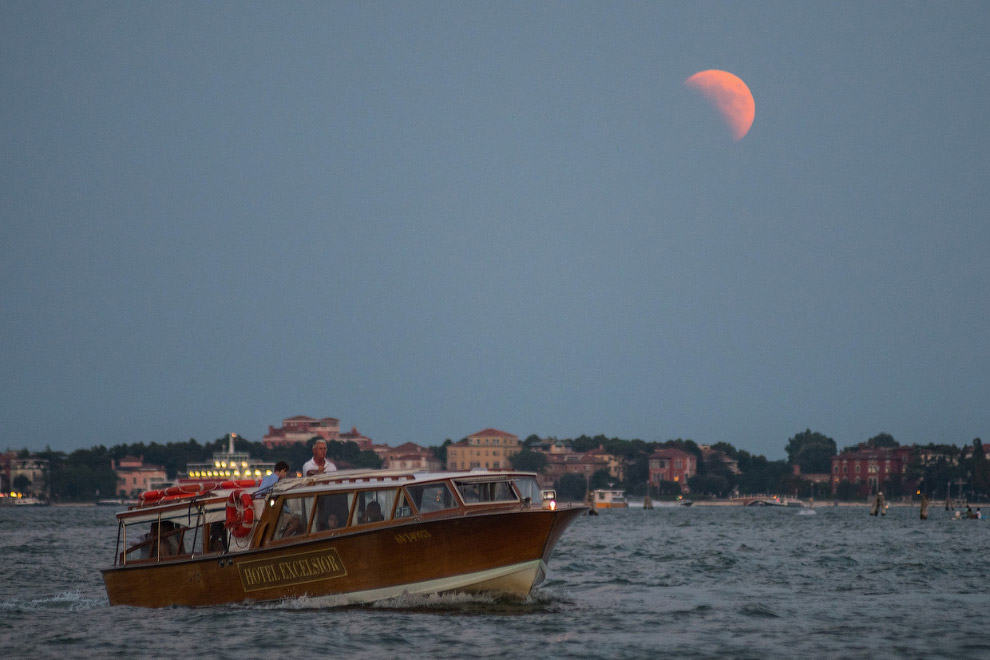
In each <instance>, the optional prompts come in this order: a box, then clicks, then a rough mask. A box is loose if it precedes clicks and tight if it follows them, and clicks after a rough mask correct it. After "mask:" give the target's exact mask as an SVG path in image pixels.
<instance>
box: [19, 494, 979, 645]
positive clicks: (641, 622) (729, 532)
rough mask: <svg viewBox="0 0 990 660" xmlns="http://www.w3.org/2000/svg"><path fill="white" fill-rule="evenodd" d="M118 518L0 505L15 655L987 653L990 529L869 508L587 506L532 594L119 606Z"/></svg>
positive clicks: (103, 511) (93, 510) (102, 512)
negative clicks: (104, 575)
mask: <svg viewBox="0 0 990 660" xmlns="http://www.w3.org/2000/svg"><path fill="white" fill-rule="evenodd" d="M113 513H114V511H113V510H112V509H108V508H103V507H80V508H70V507H0V558H2V564H0V566H2V569H0V571H2V572H0V578H2V579H0V620H2V622H3V625H2V626H0V649H3V655H4V657H8V658H56V657H57V658H103V657H106V656H108V655H123V654H128V655H130V656H132V657H137V658H149V657H155V658H165V657H170V658H175V657H189V656H192V655H200V654H203V653H208V654H209V657H211V658H244V657H252V658H258V657H262V658H269V657H272V658H274V657H304V658H305V657H318V656H325V655H334V656H341V655H346V656H351V657H355V658H380V657H394V656H397V655H399V654H403V655H405V656H407V657H414V658H419V657H423V658H425V657H468V656H471V657H482V658H522V657H529V658H548V657H549V658H577V657H581V658H645V657H682V658H771V657H775V658H785V657H786V658H867V657H869V658H874V657H879V658H990V628H988V621H987V617H988V616H990V597H988V594H987V567H988V561H987V559H986V552H985V551H986V549H987V547H988V541H990V524H988V521H986V520H983V521H966V520H964V521H953V520H949V519H948V516H947V515H943V514H944V512H942V511H936V512H935V513H934V515H933V516H932V518H931V519H929V520H927V521H921V520H919V519H918V511H917V509H909V508H903V509H901V508H892V509H891V510H890V512H889V513H888V515H887V516H886V517H883V518H874V517H871V516H869V515H868V512H867V509H865V508H862V507H849V508H845V507H843V508H838V509H832V508H819V509H815V510H814V511H808V510H800V509H785V508H744V507H703V506H694V507H690V508H687V507H676V508H675V507H671V508H657V509H654V510H652V511H650V510H643V509H627V510H611V511H605V512H602V514H601V515H599V516H593V517H589V516H584V517H582V518H579V519H578V520H577V521H576V522H575V524H574V525H573V526H572V527H571V528H570V529H569V530H568V532H567V533H566V534H565V535H564V537H563V538H562V540H561V542H560V544H559V545H558V546H557V549H556V551H555V553H554V556H553V558H552V560H551V562H550V570H549V572H548V576H547V581H546V582H545V583H544V584H543V585H541V586H540V587H538V588H537V589H535V590H534V592H533V594H532V595H531V596H530V597H529V598H526V599H504V598H492V597H477V596H470V597H468V596H442V597H415V598H410V597H406V598H399V599H393V600H388V601H382V602H378V603H374V604H372V605H367V606H360V607H355V606H349V605H345V604H342V603H340V602H339V601H337V600H335V599H332V598H303V599H293V600H289V601H282V602H277V603H252V604H242V605H236V606H224V607H211V608H201V609H188V608H166V609H158V610H148V609H140V608H132V607H110V606H109V605H108V603H107V599H106V594H105V592H104V590H103V583H102V579H101V576H100V573H99V568H100V567H102V566H104V565H105V564H106V563H108V562H111V561H112V557H113V550H114V542H115V540H116V527H115V524H114V519H113Z"/></svg>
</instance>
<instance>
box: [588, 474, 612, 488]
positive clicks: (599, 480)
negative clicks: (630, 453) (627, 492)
mask: <svg viewBox="0 0 990 660" xmlns="http://www.w3.org/2000/svg"><path fill="white" fill-rule="evenodd" d="M589 483H590V485H591V489H592V490H596V489H598V488H612V487H613V486H614V485H615V477H613V476H612V475H611V474H609V472H608V470H595V473H594V474H592V475H591V479H590V480H589Z"/></svg>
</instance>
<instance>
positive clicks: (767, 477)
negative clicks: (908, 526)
mask: <svg viewBox="0 0 990 660" xmlns="http://www.w3.org/2000/svg"><path fill="white" fill-rule="evenodd" d="M229 439H230V436H224V437H223V438H217V439H216V440H214V441H213V442H208V443H204V444H201V443H199V442H198V441H196V440H195V439H190V440H188V441H186V442H174V443H167V444H160V443H155V442H152V443H147V444H146V443H131V444H120V445H116V446H114V447H111V448H107V447H104V446H102V445H100V446H97V447H93V448H91V449H78V450H75V451H73V452H71V453H65V452H61V451H53V450H51V449H50V448H46V449H45V451H41V452H36V453H34V456H37V457H39V458H43V459H47V460H48V465H49V473H48V475H47V481H48V483H47V486H48V488H47V490H48V492H49V494H50V496H51V498H52V500H53V501H56V502H58V501H66V502H83V501H93V500H96V499H99V498H100V497H111V496H113V495H114V494H115V492H116V489H117V483H116V475H115V473H114V471H113V467H112V465H113V463H114V462H115V461H119V460H120V459H122V458H124V457H125V456H140V457H143V460H144V462H145V463H147V464H152V465H161V466H162V467H164V469H165V472H166V474H167V476H168V478H169V479H171V480H174V479H175V478H177V476H178V474H179V472H180V471H183V470H185V468H186V465H188V464H189V463H200V462H204V461H208V460H209V459H211V458H212V457H213V454H214V453H218V452H224V451H226V450H227V448H228V443H229ZM543 442H544V440H542V439H541V438H539V437H538V436H536V435H530V436H529V437H527V438H526V439H525V440H524V441H523V443H522V445H523V447H522V451H520V452H519V453H518V454H516V455H515V456H513V457H512V458H511V459H510V460H511V462H512V466H513V468H515V469H518V470H526V471H532V472H542V471H544V470H545V468H546V467H547V465H548V459H547V456H546V454H544V453H541V452H538V451H535V450H534V446H535V445H537V444H541V443H543ZM560 442H562V443H564V444H565V445H568V446H569V447H570V449H571V450H572V451H574V452H578V453H583V452H586V451H589V450H592V449H597V448H599V447H603V448H604V450H605V451H606V452H608V453H609V454H612V455H614V456H618V457H620V459H621V460H622V462H623V464H624V468H625V469H624V475H623V478H622V479H621V480H617V479H616V478H615V477H612V476H611V475H610V474H609V473H608V471H607V470H599V471H598V472H596V473H595V474H593V475H591V477H590V479H585V477H583V476H581V475H574V474H569V475H565V476H564V477H562V478H561V479H560V480H559V481H558V482H557V483H555V484H553V485H554V487H555V488H556V489H557V491H558V497H560V498H561V499H573V500H581V499H583V498H584V496H585V494H586V491H587V489H588V488H590V489H596V488H618V489H622V490H625V491H626V492H627V493H628V494H630V495H635V496H641V495H645V494H646V493H647V481H648V479H649V456H650V454H652V453H653V452H655V451H657V450H658V449H662V448H676V449H680V450H682V451H685V452H689V453H691V454H693V455H694V456H695V457H696V459H697V474H695V475H694V476H692V477H691V478H690V479H689V480H688V487H689V489H690V493H691V495H692V497H713V498H724V497H729V496H732V495H734V494H738V495H756V494H770V493H777V494H782V495H783V494H786V495H793V496H796V497H821V496H830V495H831V487H830V485H829V484H815V483H813V482H812V481H811V480H809V479H807V478H806V477H804V476H802V475H808V474H823V473H831V461H832V458H833V457H834V456H836V455H837V454H838V453H839V451H838V448H837V445H836V443H835V440H833V439H832V438H829V437H827V436H825V435H823V434H821V433H819V432H816V431H811V430H810V429H808V430H806V431H803V432H800V433H796V434H795V435H794V436H792V437H791V438H790V439H789V440H788V442H787V445H786V448H785V449H786V452H787V459H786V460H777V461H771V460H768V459H767V458H765V457H764V456H760V455H755V454H751V453H749V452H747V451H745V450H743V449H737V448H735V447H734V446H732V445H731V444H729V443H727V442H719V443H716V444H714V445H712V449H713V450H714V452H715V453H714V454H712V455H711V456H710V457H709V458H708V459H707V460H706V459H705V457H704V454H703V453H702V451H701V448H700V447H699V446H698V444H697V443H695V442H694V441H693V440H690V439H681V438H677V439H674V440H668V441H665V442H644V441H643V440H638V439H633V440H624V439H621V438H608V437H606V436H604V435H595V436H587V435H581V436H579V437H577V438H573V439H566V440H562V441H560ZM234 443H235V444H234V449H235V451H238V452H246V453H248V454H249V455H251V456H252V457H253V458H255V459H259V460H263V461H268V462H277V461H285V462H287V463H288V464H289V465H290V466H291V469H294V470H295V469H299V468H301V467H302V464H303V463H304V462H306V461H307V460H308V459H309V458H310V457H311V456H312V451H311V449H310V444H309V443H299V444H293V445H287V446H284V447H274V448H271V449H269V448H268V447H266V446H265V445H264V444H262V443H261V442H253V441H250V440H247V439H245V438H243V437H240V436H236V437H235V440H234ZM451 444H452V441H451V440H450V439H447V440H446V441H444V443H443V444H442V445H440V446H436V447H432V448H431V449H432V451H433V453H434V454H435V455H436V456H437V458H439V459H440V461H441V464H444V465H445V464H446V453H447V451H446V450H447V447H449V446H450V445H451ZM897 446H899V444H898V443H897V441H896V440H895V439H894V438H893V437H892V436H890V435H889V434H887V433H881V434H879V435H876V436H874V437H872V438H870V439H869V440H867V441H866V442H865V443H863V444H862V445H855V446H851V447H845V448H844V449H843V452H845V451H851V450H855V449H858V448H860V447H866V448H876V447H897ZM18 454H19V455H20V456H21V457H27V456H29V455H30V453H29V452H28V451H27V450H26V449H24V450H21V451H20V452H18ZM719 454H721V455H724V456H726V457H728V458H729V459H732V460H733V461H735V463H736V465H737V467H738V473H735V472H734V471H733V470H732V469H731V468H730V467H729V465H727V464H726V463H725V462H724V461H723V460H721V459H720V457H719ZM327 455H328V457H329V458H330V459H331V460H333V461H334V462H336V463H337V464H338V465H339V466H340V467H343V468H347V467H353V468H371V469H377V468H380V467H381V459H380V458H379V457H378V456H377V455H376V454H375V453H374V452H372V451H361V449H360V448H359V447H358V445H357V444H356V443H354V442H338V441H330V442H329V443H327ZM926 456H930V457H931V459H930V460H925V458H924V457H926ZM794 466H798V467H799V468H800V474H795V473H794ZM13 487H14V488H15V489H16V490H19V491H25V492H26V491H31V490H34V491H36V492H41V490H42V486H40V485H38V484H30V483H27V484H25V483H23V482H21V483H20V484H17V483H15V484H13ZM950 489H951V495H952V497H957V498H958V497H966V498H969V499H971V500H977V499H981V498H986V497H988V496H990V461H988V460H987V456H986V453H985V451H984V449H983V444H982V442H981V440H980V439H979V438H976V439H974V440H973V441H972V444H971V445H969V446H963V447H961V448H960V447H955V446H953V445H944V444H929V445H925V446H916V447H915V449H914V452H913V457H912V460H911V461H910V463H909V465H908V470H907V473H906V474H904V475H896V476H895V477H894V478H892V479H891V480H889V481H888V483H886V484H884V485H883V490H884V492H885V494H886V495H887V496H888V497H902V496H909V495H915V494H919V493H922V492H923V493H925V494H926V495H928V496H929V497H933V498H935V497H938V498H944V497H945V496H946V494H947V493H949V492H950ZM650 494H651V495H652V496H654V497H661V498H662V497H675V496H676V495H680V494H682V489H681V486H680V484H677V483H674V482H661V484H660V487H659V489H658V488H653V489H652V490H651V492H650ZM864 496H865V494H864V493H863V487H862V485H861V484H860V485H857V484H852V483H850V482H848V481H841V482H839V484H838V487H837V492H836V497H837V498H839V499H860V498H862V497H864Z"/></svg>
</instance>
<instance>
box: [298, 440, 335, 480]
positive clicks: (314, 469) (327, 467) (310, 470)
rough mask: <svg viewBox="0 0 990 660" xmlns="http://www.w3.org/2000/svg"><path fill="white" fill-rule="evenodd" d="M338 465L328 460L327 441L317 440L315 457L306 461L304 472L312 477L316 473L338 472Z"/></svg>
mask: <svg viewBox="0 0 990 660" xmlns="http://www.w3.org/2000/svg"><path fill="white" fill-rule="evenodd" d="M336 471H337V466H336V465H334V464H333V461H328V460H327V441H326V440H317V441H316V442H314V443H313V458H311V459H309V460H308V461H306V463H305V464H304V465H303V468H302V472H303V474H304V475H306V476H307V477H311V476H313V475H314V474H327V473H329V472H336Z"/></svg>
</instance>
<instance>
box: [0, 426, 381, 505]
mask: <svg viewBox="0 0 990 660" xmlns="http://www.w3.org/2000/svg"><path fill="white" fill-rule="evenodd" d="M229 441H230V436H229V435H228V436H224V437H223V438H217V439H216V440H214V441H213V442H208V443H205V444H200V443H199V442H198V441H197V440H196V439H194V438H193V439H190V440H188V441H186V442H170V443H167V444H160V443H157V442H152V443H147V444H146V443H143V442H137V443H132V444H120V445H116V446H114V447H111V448H109V449H108V448H107V447H104V446H102V445H100V446H97V447H93V448H91V449H77V450H75V451H73V452H71V453H66V452H62V451H53V450H52V449H51V448H46V449H45V451H40V452H35V453H34V454H33V455H34V456H36V457H38V458H43V459H47V460H48V475H47V481H48V483H47V492H48V494H49V496H50V497H51V499H52V501H53V502H92V501H95V500H97V499H100V498H101V497H114V496H115V495H116V491H117V476H116V473H115V472H114V470H113V465H115V464H116V462H118V461H120V459H122V458H124V457H125V456H140V457H142V460H143V461H144V463H145V464H150V465H160V466H162V467H163V468H164V469H165V473H166V475H167V477H168V479H170V480H175V479H176V478H177V477H178V475H179V473H180V472H182V471H184V470H185V469H186V466H187V465H188V464H189V463H202V462H204V461H209V460H210V459H211V458H213V455H214V454H215V453H219V452H226V451H227V449H228V447H229ZM234 451H237V452H246V453H247V454H249V455H250V456H251V457H252V458H254V459H257V460H261V461H266V462H272V463H277V462H278V461H285V462H286V463H288V464H289V466H290V469H292V470H298V469H301V468H302V465H303V463H305V462H306V461H307V460H309V459H310V458H312V456H313V454H312V450H311V448H310V443H299V444H293V445H287V446H284V447H273V448H271V449H269V448H268V447H266V446H265V445H264V444H262V443H261V442H253V441H250V440H246V439H244V438H242V437H240V436H239V435H238V436H236V437H235V438H234ZM29 455H32V454H31V453H30V452H28V450H26V449H22V450H20V451H19V452H18V456H19V457H22V458H26V457H28V456H29ZM327 457H328V458H330V459H331V460H333V461H334V462H335V463H337V465H338V466H339V467H353V468H371V469H377V468H380V467H381V466H382V461H381V459H380V458H379V457H378V455H377V454H375V452H373V451H367V450H366V451H361V449H360V447H358V445H357V443H355V442H351V441H347V442H338V441H336V440H331V441H330V442H328V443H327ZM22 476H23V475H22ZM11 485H12V486H13V488H14V489H15V490H17V491H20V492H30V491H34V492H36V493H41V492H42V490H43V489H44V486H45V485H43V484H31V483H30V482H27V483H25V482H24V481H23V480H21V481H20V483H13V484H11Z"/></svg>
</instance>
